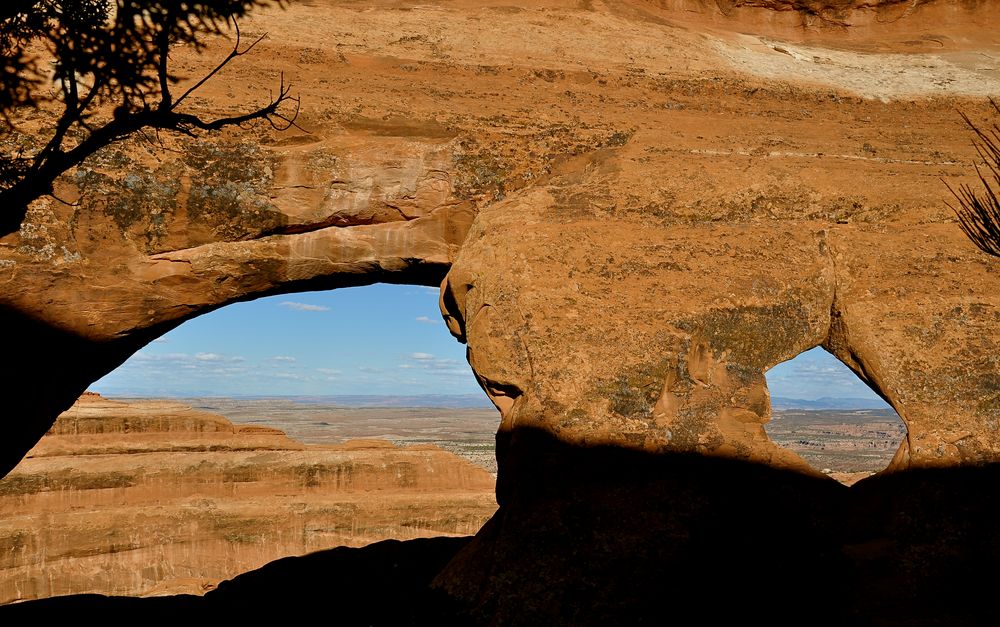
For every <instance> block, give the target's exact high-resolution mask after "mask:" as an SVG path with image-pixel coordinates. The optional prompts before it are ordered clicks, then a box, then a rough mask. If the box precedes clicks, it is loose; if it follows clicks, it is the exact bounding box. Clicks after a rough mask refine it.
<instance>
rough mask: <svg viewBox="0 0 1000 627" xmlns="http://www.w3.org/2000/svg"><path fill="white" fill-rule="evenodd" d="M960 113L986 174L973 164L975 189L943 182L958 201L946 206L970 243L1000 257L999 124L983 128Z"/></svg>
mask: <svg viewBox="0 0 1000 627" xmlns="http://www.w3.org/2000/svg"><path fill="white" fill-rule="evenodd" d="M990 104H991V105H992V106H993V110H994V111H995V112H996V114H998V115H1000V105H998V104H997V102H996V101H995V100H993V99H992V98H990ZM959 115H961V116H962V119H963V120H965V123H966V124H967V125H968V126H969V128H971V129H972V131H973V133H975V135H976V138H977V139H976V140H973V142H972V145H973V146H974V147H975V149H976V153H978V154H979V157H980V158H981V159H982V160H983V162H984V167H985V169H986V173H985V174H984V173H983V171H982V170H981V169H980V167H979V165H978V164H974V167H975V169H976V175H977V176H978V178H979V182H980V184H981V186H982V188H981V189H978V191H977V190H976V189H973V187H972V186H971V185H969V184H967V183H962V184H960V185H959V186H958V190H957V191H956V190H955V189H952V187H951V185H948V183H947V182H945V186H946V187H947V188H948V191H950V192H951V193H952V195H953V196H954V197H955V199H956V200H957V201H958V206H957V207H956V206H953V205H952V204H951V203H946V204H947V205H948V208H949V209H951V210H952V211H953V212H955V215H956V216H957V217H958V223H959V226H961V228H962V231H964V232H965V234H966V235H967V236H968V238H969V239H970V240H972V243H973V244H975V245H976V246H977V247H978V248H979V249H980V250H982V251H983V252H985V253H987V254H989V255H993V256H994V257H1000V198H998V194H1000V126H997V123H996V122H994V123H993V125H992V127H993V128H992V129H986V130H983V129H981V128H979V127H978V126H977V125H976V124H975V123H973V122H972V120H971V119H969V117H968V116H967V115H965V113H962V112H959ZM990 179H992V182H991V181H990ZM994 185H995V186H996V188H995V189H994Z"/></svg>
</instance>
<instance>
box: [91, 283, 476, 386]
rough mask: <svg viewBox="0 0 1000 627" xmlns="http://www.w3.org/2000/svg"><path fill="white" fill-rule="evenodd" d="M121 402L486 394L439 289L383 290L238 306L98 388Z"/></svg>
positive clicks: (166, 340)
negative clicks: (441, 304)
mask: <svg viewBox="0 0 1000 627" xmlns="http://www.w3.org/2000/svg"><path fill="white" fill-rule="evenodd" d="M90 389H92V390H95V391H98V392H100V393H102V394H106V395H118V396H123V395H124V396H233V395H265V396H272V395H273V396H283V395H335V394H379V395H388V394H395V395H413V394H482V391H481V390H480V388H479V385H478V384H477V383H476V381H475V378H474V377H473V375H472V370H471V369H470V368H469V365H468V363H467V362H466V360H465V346H464V345H463V344H459V343H458V342H457V341H456V340H455V339H454V338H453V337H452V336H451V334H450V333H448V329H447V327H446V326H445V324H444V321H443V320H442V319H441V314H440V312H439V311H438V290H437V288H427V287H418V286H412V285H402V286H401V285H385V284H378V285H372V286H368V287H352V288H343V289H337V290H331V291H325V292H308V293H303V294H291V295H283V296H272V297H268V298H261V299H258V300H255V301H251V302H247V303H235V304H232V305H229V306H226V307H223V308H222V309H219V310H216V311H214V312H212V313H209V314H205V315H203V316H200V317H198V318H195V319H194V320H190V321H188V322H186V323H184V324H182V325H181V326H179V327H177V328H176V329H174V330H173V331H171V332H169V333H167V334H166V335H164V336H163V337H161V338H160V339H158V340H156V341H154V342H152V343H150V344H148V345H147V346H146V347H145V348H143V349H142V350H140V351H139V352H138V353H136V354H135V355H133V356H132V357H131V358H130V359H129V360H128V361H127V362H125V363H124V364H122V365H121V366H120V367H119V368H118V369H117V370H115V371H114V372H112V373H111V374H109V375H108V376H106V377H104V378H103V379H101V380H100V381H98V382H97V383H94V384H93V385H91V386H90Z"/></svg>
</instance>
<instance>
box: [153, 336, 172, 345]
mask: <svg viewBox="0 0 1000 627" xmlns="http://www.w3.org/2000/svg"><path fill="white" fill-rule="evenodd" d="M169 341H170V340H168V339H167V338H165V337H158V338H156V339H155V340H153V343H155V344H166V343H167V342H169Z"/></svg>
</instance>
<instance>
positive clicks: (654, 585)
mask: <svg viewBox="0 0 1000 627" xmlns="http://www.w3.org/2000/svg"><path fill="white" fill-rule="evenodd" d="M519 437H520V438H521V439H522V441H525V442H530V446H532V447H537V448H536V449H535V450H537V452H539V453H543V452H546V453H547V455H539V456H538V457H536V458H535V461H534V462H533V463H531V464H527V465H525V467H524V468H523V469H522V470H523V471H525V472H531V473H532V476H535V477H543V478H542V479H538V480H536V481H534V482H533V483H532V484H531V485H530V486H529V485H528V484H527V483H525V482H522V483H520V485H521V486H522V488H521V489H520V490H518V491H517V493H516V494H514V495H512V496H511V497H510V499H509V501H508V504H507V505H505V506H504V507H503V508H502V509H501V511H500V513H499V514H498V515H497V516H496V517H495V518H494V520H493V521H492V522H491V523H489V524H488V525H487V526H486V527H485V528H484V529H483V531H482V532H480V534H479V535H478V536H477V537H476V538H475V539H473V540H471V542H470V541H469V540H468V539H466V538H440V539H425V540H414V541H407V542H402V543H400V542H395V541H388V542H382V543H379V544H375V545H370V546H368V547H364V548H361V549H346V548H342V549H335V550H332V551H324V552H321V553H317V554H314V555H310V556H306V557H302V558H289V559H285V560H279V561H278V562H274V563H272V564H269V565H268V566H265V567H264V568H262V569H259V570H257V571H254V572H252V573H247V574H245V575H241V576H239V577H236V578H235V579H233V580H231V581H229V582H225V583H223V584H221V585H220V586H219V588H218V589H217V590H215V591H213V592H210V593H208V594H207V595H206V596H204V597H201V598H195V597H173V598H156V599H141V600H136V599H129V598H121V597H98V596H83V597H62V598H56V599H48V600H43V601H32V602H27V603H23V604H18V605H12V606H3V607H0V619H3V620H5V621H14V620H18V619H22V618H23V619H29V618H41V617H47V616H65V615H70V614H72V613H75V612H79V611H82V610H87V611H100V612H101V615H102V616H103V617H105V618H107V619H109V620H114V621H115V622H120V621H123V620H125V619H136V620H139V619H142V618H143V617H148V616H151V615H156V616H172V617H174V618H177V619H184V620H192V621H199V620H207V619H226V618H230V619H231V618H235V617H239V618H247V619H252V618H255V617H256V618H258V619H259V618H260V617H263V616H270V615H272V614H281V615H284V616H288V615H289V614H290V613H295V614H298V613H301V614H303V615H305V614H306V613H309V612H316V613H319V612H327V613H333V614H335V615H336V623H337V624H343V625H385V626H391V625H429V624H445V625H449V624H453V625H496V624H500V625H525V626H527V625H542V624H544V625H565V626H595V627H596V626H598V625H609V624H614V625H656V624H670V623H674V622H676V623H679V624H694V623H698V624H751V623H764V624H772V625H803V624H808V625H831V626H834V625H836V626H842V625H885V626H889V625H907V626H931V625H976V626H978V625H983V626H986V625H992V624H995V623H996V620H998V619H1000V613H998V610H997V607H996V604H995V602H994V595H993V588H994V584H995V579H994V578H993V577H992V575H990V573H992V572H996V569H997V568H998V567H1000V543H998V542H997V540H996V537H995V534H994V533H993V530H992V529H993V521H995V519H996V516H997V515H1000V497H998V496H997V492H996V491H995V490H993V486H995V485H996V482H997V481H998V480H1000V470H998V469H997V468H996V467H993V466H990V467H980V468H963V469H930V470H920V471H907V472H901V473H897V474H894V475H891V476H884V477H876V478H874V479H869V480H866V481H863V482H861V483H859V484H858V485H857V486H856V487H853V488H846V487H844V486H842V485H840V484H837V483H836V482H833V481H825V480H821V479H816V478H812V477H806V476H803V475H800V474H797V473H791V472H788V471H781V470H775V469H772V468H768V467H766V466H762V465H756V464H749V463H746V462H740V461H734V460H727V459H718V458H711V457H703V456H693V455H680V454H667V455H657V454H649V453H639V452H636V451H630V450H627V449H621V448H616V447H594V448H589V449H585V448H578V447H567V446H566V445H561V444H558V443H555V442H552V441H551V439H550V438H549V437H548V436H546V435H544V434H541V433H524V434H519ZM556 461H558V465H557V466H554V465H552V464H553V463H555V462H556ZM472 565H474V566H475V567H474V568H472ZM456 569H462V570H464V572H465V575H466V576H464V577H462V578H460V579H456V578H454V577H453V576H452V575H453V574H454V571H455V570H456ZM470 573H475V574H474V575H473V576H468V575H469V574H470ZM432 580H433V583H432Z"/></svg>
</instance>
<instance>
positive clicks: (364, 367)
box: [358, 366, 382, 372]
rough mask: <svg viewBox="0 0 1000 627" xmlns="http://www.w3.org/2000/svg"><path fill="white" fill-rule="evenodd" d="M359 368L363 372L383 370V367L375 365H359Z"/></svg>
mask: <svg viewBox="0 0 1000 627" xmlns="http://www.w3.org/2000/svg"><path fill="white" fill-rule="evenodd" d="M358 370H360V371H361V372H382V369H381V368H375V367H373V366H358Z"/></svg>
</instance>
